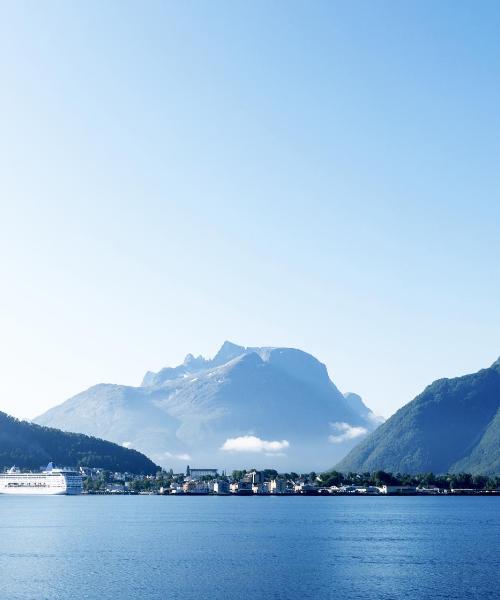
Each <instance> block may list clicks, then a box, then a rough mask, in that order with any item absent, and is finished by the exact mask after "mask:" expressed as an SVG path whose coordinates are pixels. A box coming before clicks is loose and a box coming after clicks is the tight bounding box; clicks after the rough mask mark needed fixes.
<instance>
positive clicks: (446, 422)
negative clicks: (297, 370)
mask: <svg viewBox="0 0 500 600" xmlns="http://www.w3.org/2000/svg"><path fill="white" fill-rule="evenodd" d="M335 468H336V469H337V470H340V471H344V472H346V471H361V472H364V471H376V470H379V469H382V470H385V471H392V472H394V473H397V472H399V473H424V472H429V471H432V472H434V473H446V472H458V471H465V472H471V473H480V474H488V475H493V474H495V475H498V474H500V360H499V361H497V362H496V363H494V364H493V365H492V366H491V367H490V368H489V369H483V370H481V371H479V372H478V373H475V374H473V375H466V376H464V377H458V378H456V379H440V380H438V381H435V382H434V383H433V384H432V385H430V386H429V387H427V388H426V389H425V390H424V392H423V393H422V394H420V395H419V396H417V397H416V398H415V399H414V400H413V401H412V402H410V403H409V404H407V405H406V406H403V408H401V409H400V410H398V412H397V413H395V414H394V415H393V416H392V417H391V418H390V419H388V420H387V421H386V422H385V423H384V424H383V425H381V426H380V427H379V428H378V429H377V430H376V431H375V432H374V433H372V434H371V435H369V436H368V437H366V438H365V439H364V440H363V441H361V442H360V443H359V445H358V446H356V447H355V448H354V449H353V450H351V452H350V453H349V454H348V455H347V456H346V457H345V458H344V459H343V460H342V461H341V462H340V463H339V464H338V465H337V466H336V467H335Z"/></svg>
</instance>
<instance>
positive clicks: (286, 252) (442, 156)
mask: <svg viewBox="0 0 500 600" xmlns="http://www.w3.org/2000/svg"><path fill="white" fill-rule="evenodd" d="M499 30H500V8H499V6H498V3H496V2H491V3H490V2H478V3H472V2H456V1H454V2H424V1H419V2H416V1H415V2H396V1H393V2H341V3H340V2H330V1H328V2H305V1H304V2H272V3H271V2H251V3H249V2H227V3H225V2H180V1H179V2H176V3H169V2H153V1H148V2H146V3H142V2H121V1H120V2H118V1H116V2H66V1H60V2H43V3H41V2H22V1H19V2H4V3H2V4H1V5H0V77H1V81H0V83H1V93H0V119H1V121H0V123H1V127H0V204H1V212H0V281H1V294H0V340H1V343H0V365H1V367H0V368H1V380H2V394H1V396H0V410H4V411H7V412H9V413H12V414H15V415H17V416H23V417H33V416H35V415H37V414H39V413H41V412H42V411H44V410H45V409H46V408H48V407H49V406H52V405H54V404H58V403H60V402H62V401H63V400H65V399H66V398H67V397H69V396H71V395H73V394H75V393H77V392H79V391H81V390H82V389H85V388H86V387H88V386H90V385H92V384H94V383H97V382H102V381H107V382H117V383H126V384H137V383H138V382H140V380H141V378H142V375H143V373H144V371H146V370H147V369H159V368H161V367H162V366H166V365H174V364H177V363H179V362H180V361H182V359H183V357H184V355H185V354H186V353H188V352H193V353H195V354H198V353H203V354H205V355H208V356H210V355H213V354H214V353H215V352H216V350H217V348H218V346H219V345H220V344H221V343H222V342H223V341H224V340H225V339H229V340H231V341H234V342H236V343H240V344H243V345H284V346H294V347H299V348H302V349H304V350H307V351H309V352H311V353H313V354H314V355H315V356H317V357H318V358H319V359H320V360H322V361H323V362H324V363H326V365H327V366H328V369H329V371H330V374H331V376H332V378H333V379H334V381H335V382H336V383H337V385H338V386H339V387H340V388H341V389H342V390H343V391H347V390H350V391H356V392H358V393H360V394H362V395H363V397H364V399H365V401H366V402H367V404H368V405H369V406H370V407H372V408H373V409H374V410H375V411H377V412H379V413H380V414H383V415H385V416H388V415H390V414H391V413H393V412H394V411H395V410H396V409H397V408H399V407H400V406H401V405H402V404H404V403H406V402H407V401H408V400H410V399H411V398H412V397H413V396H415V395H416V394H417V393H418V392H420V391H421V390H422V389H423V387H424V386H425V385H427V384H428V383H430V382H431V381H433V380H434V379H436V378H438V377H443V376H454V375H458V374H462V373H466V372H471V371H474V370H477V369H479V368H480V367H483V366H487V365H489V364H490V363H491V362H493V360H494V359H496V358H497V356H498V355H500V311H499V308H498V307H499V298H500V272H499V266H500V262H499V258H500V193H499V192H500V168H499V165H500V109H499V107H500V37H499V36H498V31H499Z"/></svg>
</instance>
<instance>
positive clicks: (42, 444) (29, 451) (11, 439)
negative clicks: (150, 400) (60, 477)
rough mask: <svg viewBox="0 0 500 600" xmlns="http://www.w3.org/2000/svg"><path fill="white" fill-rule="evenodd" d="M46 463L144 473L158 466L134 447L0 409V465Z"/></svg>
mask: <svg viewBox="0 0 500 600" xmlns="http://www.w3.org/2000/svg"><path fill="white" fill-rule="evenodd" d="M49 462H54V463H55V464H56V465H58V466H61V467H63V466H69V467H79V466H84V467H96V468H102V469H107V470H110V471H120V472H125V471H127V472H129V473H137V474H144V475H146V474H154V473H156V471H157V470H158V469H159V467H158V466H157V465H155V464H154V463H153V462H152V461H151V460H149V458H147V457H146V456H144V454H141V453H140V452H137V451H136V450H129V449H127V448H123V447H122V446H119V445H118V444H113V443H112V442H107V441H105V440H101V439H99V438H94V437H90V436H88V435H83V434H80V433H66V432H64V431H60V430H59V429H52V428H50V427H42V426H40V425H35V424H34V423H29V422H27V421H19V420H17V419H15V418H14V417H11V416H9V415H6V414H5V413H2V412H0V468H1V469H5V468H9V467H12V466H13V465H15V466H17V467H19V468H21V469H38V468H40V467H41V466H43V465H46V464H47V463H49Z"/></svg>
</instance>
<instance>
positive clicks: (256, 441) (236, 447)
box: [221, 435, 290, 454]
mask: <svg viewBox="0 0 500 600" xmlns="http://www.w3.org/2000/svg"><path fill="white" fill-rule="evenodd" d="M289 446H290V443H289V442H288V441H287V440H281V442H279V441H273V442H268V441H267V440H261V439H260V438H258V437H257V436H255V435H242V436H240V437H235V438H228V439H227V440H226V441H225V442H224V444H223V445H222V446H221V450H224V451H226V452H265V453H266V454H277V453H281V452H282V450H285V449H286V448H288V447H289Z"/></svg>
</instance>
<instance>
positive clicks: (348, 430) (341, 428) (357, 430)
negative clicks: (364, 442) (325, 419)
mask: <svg viewBox="0 0 500 600" xmlns="http://www.w3.org/2000/svg"><path fill="white" fill-rule="evenodd" d="M330 426H331V427H332V429H333V430H334V431H335V432H336V433H335V435H330V436H328V441H329V442H331V443H332V444H341V443H342V442H348V441H349V440H355V439H356V438H359V437H361V436H363V435H366V434H367V433H368V429H366V427H354V426H352V425H349V423H343V422H340V421H339V422H337V423H330Z"/></svg>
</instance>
